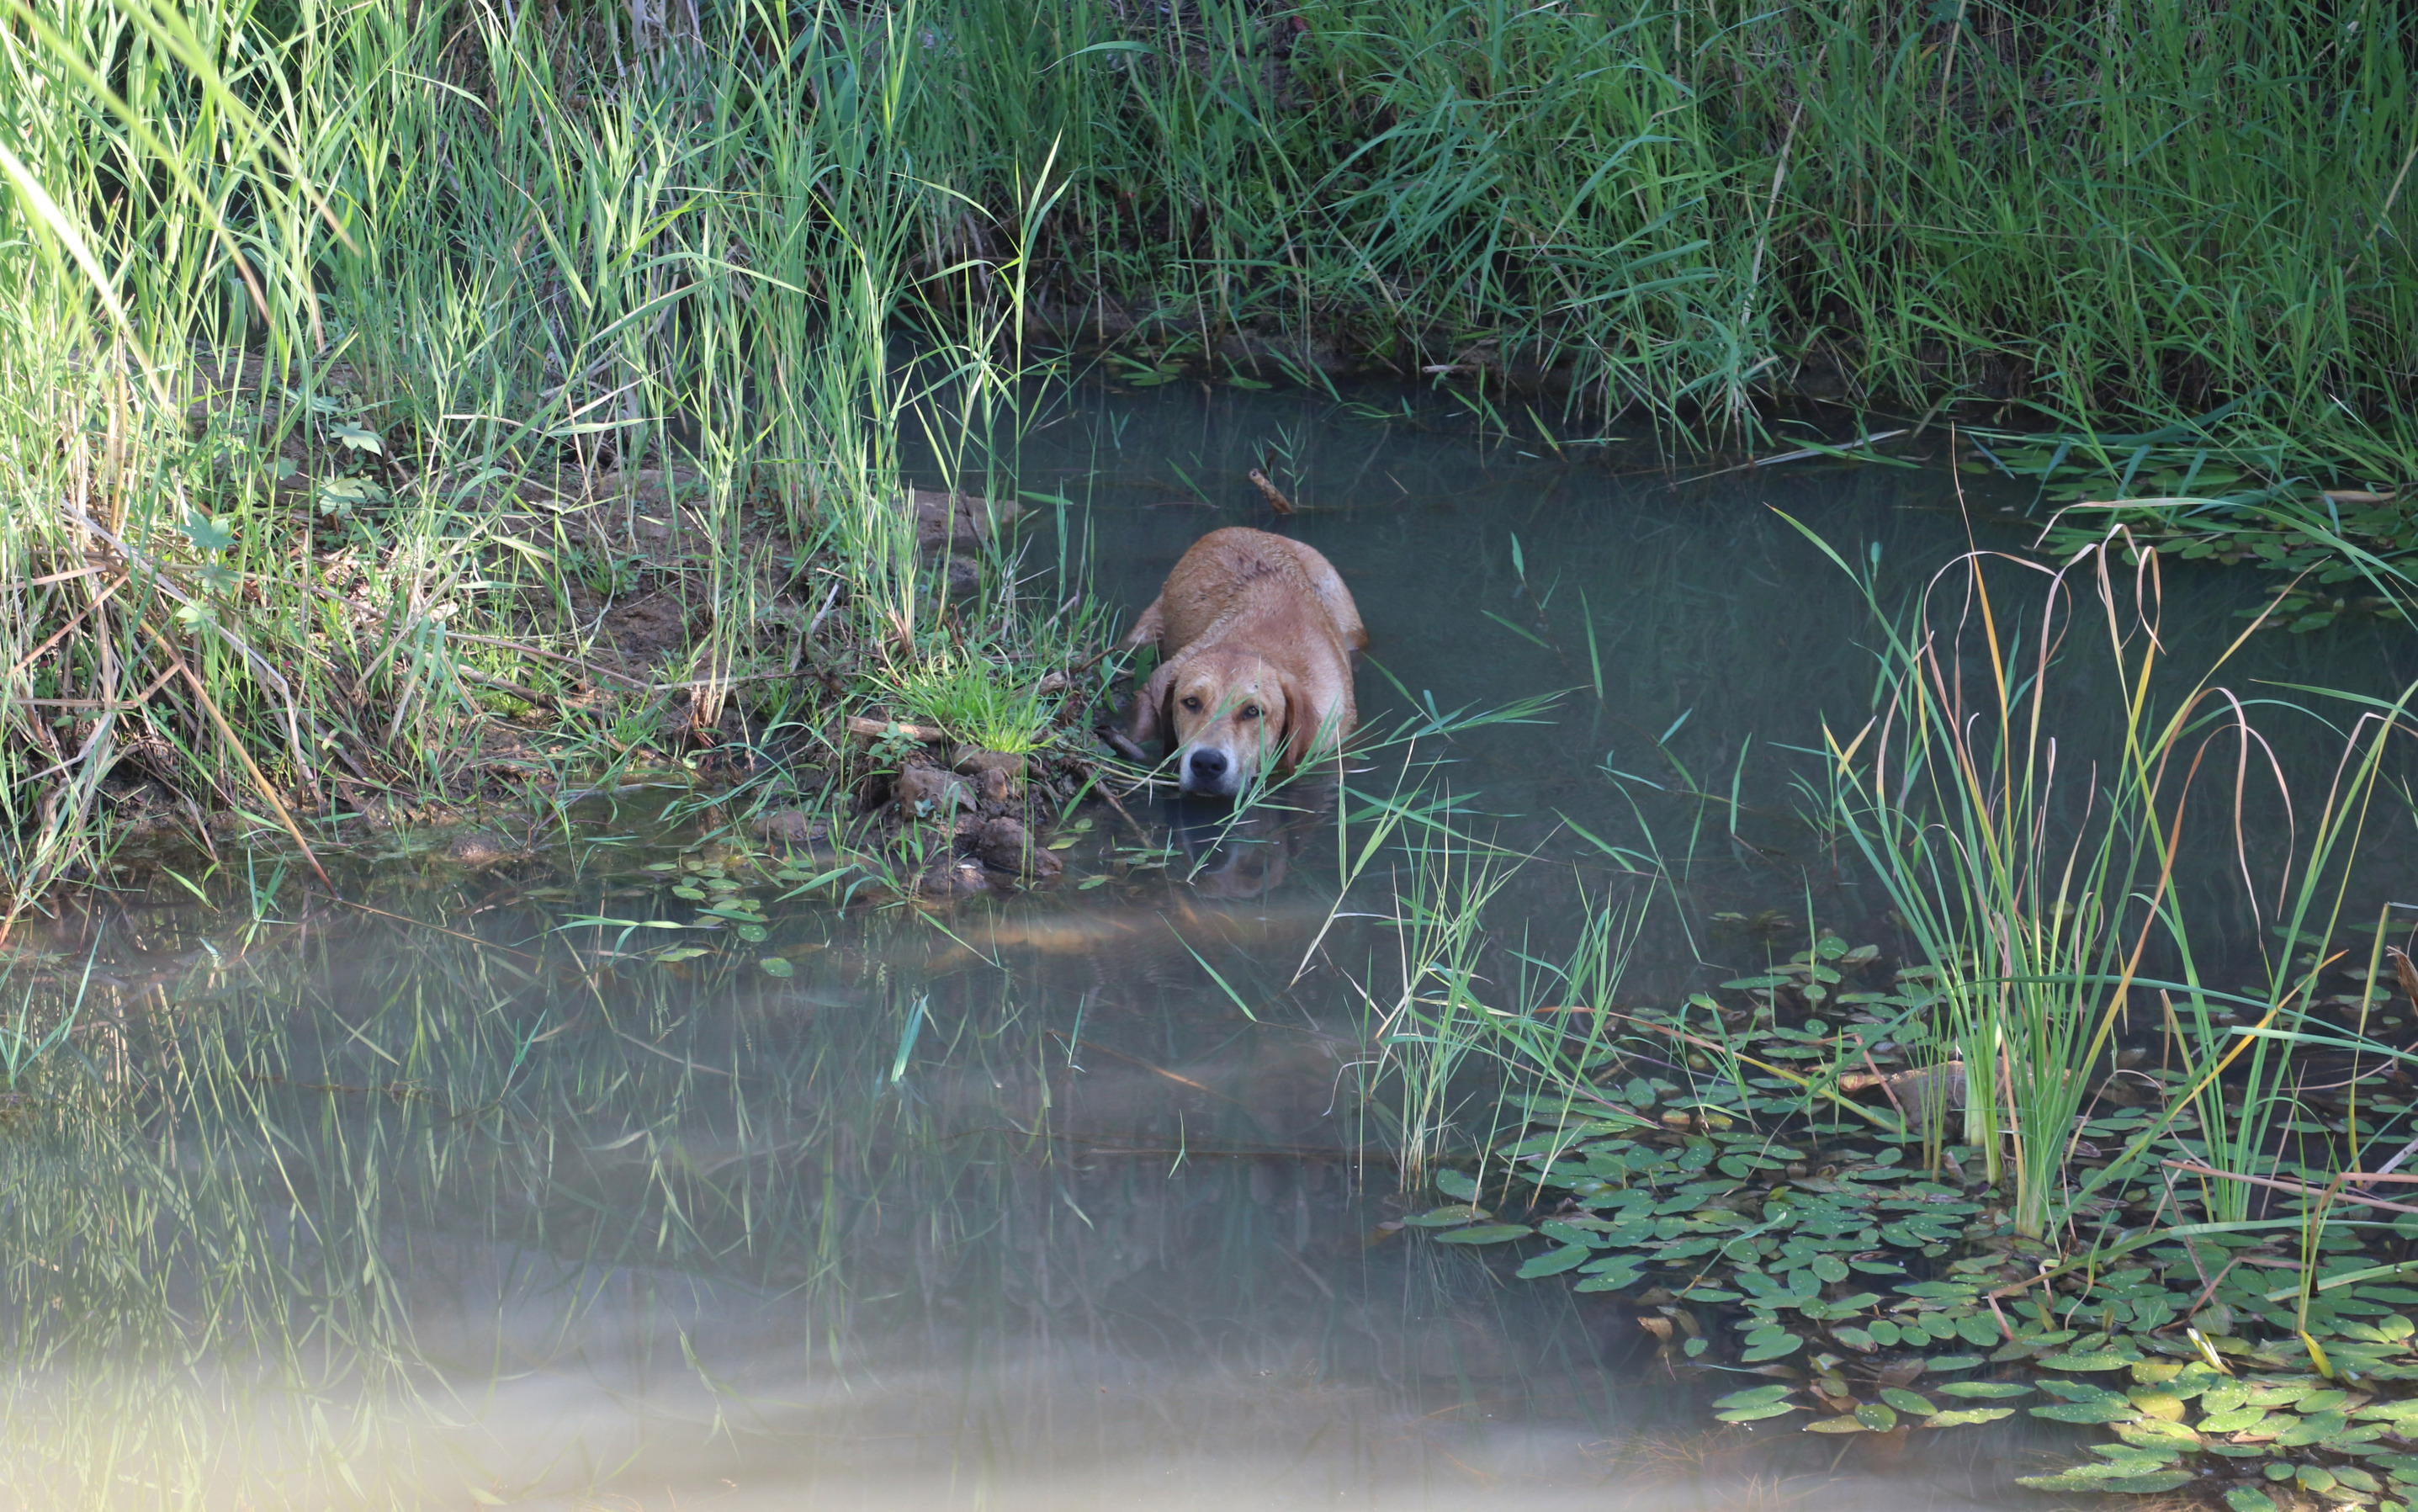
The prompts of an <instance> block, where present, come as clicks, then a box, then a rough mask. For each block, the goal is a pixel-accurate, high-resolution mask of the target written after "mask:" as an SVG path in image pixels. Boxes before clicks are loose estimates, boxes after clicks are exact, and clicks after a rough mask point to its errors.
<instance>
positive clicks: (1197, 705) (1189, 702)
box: [1184, 697, 1201, 714]
mask: <svg viewBox="0 0 2418 1512" xmlns="http://www.w3.org/2000/svg"><path fill="white" fill-rule="evenodd" d="M1184 707H1185V708H1186V709H1187V710H1191V711H1192V712H1193V713H1196V714H1197V713H1199V712H1201V700H1200V699H1198V698H1190V697H1187V698H1186V699H1185V700H1184Z"/></svg>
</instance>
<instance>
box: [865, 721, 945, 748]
mask: <svg viewBox="0 0 2418 1512" xmlns="http://www.w3.org/2000/svg"><path fill="white" fill-rule="evenodd" d="M894 729H895V730H896V731H897V732H898V733H899V734H901V735H904V736H906V737H907V738H908V739H909V740H911V741H922V742H923V743H924V744H926V745H930V744H933V743H934V742H936V741H945V740H947V739H948V738H949V732H948V731H947V730H944V729H941V727H939V726H938V725H910V724H908V723H906V722H905V721H904V720H896V719H867V718H865V716H864V715H862V714H850V715H849V719H848V732H849V734H850V735H862V736H864V737H865V738H866V739H867V740H878V739H880V737H881V736H884V735H887V734H889V733H890V732H891V731H892V730H894Z"/></svg>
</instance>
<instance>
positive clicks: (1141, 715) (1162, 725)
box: [1133, 662, 1175, 750]
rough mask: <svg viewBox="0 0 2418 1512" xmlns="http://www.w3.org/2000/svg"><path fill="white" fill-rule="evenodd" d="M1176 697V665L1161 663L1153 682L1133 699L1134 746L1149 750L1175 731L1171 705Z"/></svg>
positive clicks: (1149, 682) (1153, 674) (1144, 684)
mask: <svg viewBox="0 0 2418 1512" xmlns="http://www.w3.org/2000/svg"><path fill="white" fill-rule="evenodd" d="M1174 694H1175V664H1174V663H1173V662H1161V663H1159V664H1158V670H1157V671H1155V672H1153V673H1152V674H1151V675H1150V680H1149V681H1147V682H1144V683H1143V684H1142V685H1141V695H1140V696H1139V697H1137V698H1136V699H1134V727H1133V739H1134V744H1136V745H1139V746H1140V747H1142V748H1143V749H1144V750H1148V749H1149V748H1150V747H1151V746H1152V744H1153V743H1155V742H1158V741H1166V740H1167V739H1168V738H1169V734H1170V732H1171V730H1172V729H1173V728H1174V725H1175V720H1174V717H1173V716H1172V715H1171V714H1170V713H1169V711H1168V704H1169V702H1170V701H1171V699H1172V698H1173V696H1174Z"/></svg>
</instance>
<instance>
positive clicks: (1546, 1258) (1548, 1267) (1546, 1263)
mask: <svg viewBox="0 0 2418 1512" xmlns="http://www.w3.org/2000/svg"><path fill="white" fill-rule="evenodd" d="M1594 1255H1595V1251H1594V1250H1591V1249H1589V1248H1587V1246H1586V1245H1562V1246H1560V1247H1559V1248H1557V1249H1549V1250H1547V1251H1545V1253H1543V1254H1541V1255H1531V1256H1530V1257H1528V1259H1527V1260H1525V1261H1524V1262H1523V1263H1522V1265H1521V1266H1520V1272H1519V1275H1520V1278H1521V1279H1522V1280H1524V1281H1533V1280H1535V1279H1536V1278H1537V1277H1538V1276H1540V1275H1561V1274H1562V1273H1563V1272H1564V1271H1569V1270H1575V1269H1577V1268H1578V1267H1579V1266H1580V1265H1581V1264H1583V1263H1584V1262H1585V1261H1586V1260H1590V1259H1592V1258H1593V1257H1594Z"/></svg>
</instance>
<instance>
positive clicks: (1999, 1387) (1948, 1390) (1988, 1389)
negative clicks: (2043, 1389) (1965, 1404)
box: [1931, 1381, 2032, 1412]
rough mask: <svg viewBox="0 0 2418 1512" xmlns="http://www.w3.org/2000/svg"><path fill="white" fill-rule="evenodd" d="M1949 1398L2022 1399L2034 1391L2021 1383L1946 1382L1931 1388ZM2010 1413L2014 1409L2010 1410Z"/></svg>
mask: <svg viewBox="0 0 2418 1512" xmlns="http://www.w3.org/2000/svg"><path fill="white" fill-rule="evenodd" d="M1931 1389H1932V1390H1934V1391H1936V1392H1938V1393H1940V1394H1941V1395H1943V1396H1948V1397H2021V1396H2024V1395H2026V1394H2028V1392H2030V1390H2031V1389H2032V1388H2031V1387H2029V1386H2027V1385H2025V1384H2024V1383H2023V1382H2020V1381H1946V1382H1940V1383H1939V1384H1938V1385H1936V1386H1934V1387H1932V1388H1931ZM2008 1410H2009V1411H2010V1412H2012V1411H2013V1409H2012V1408H2010V1409H2008Z"/></svg>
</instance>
